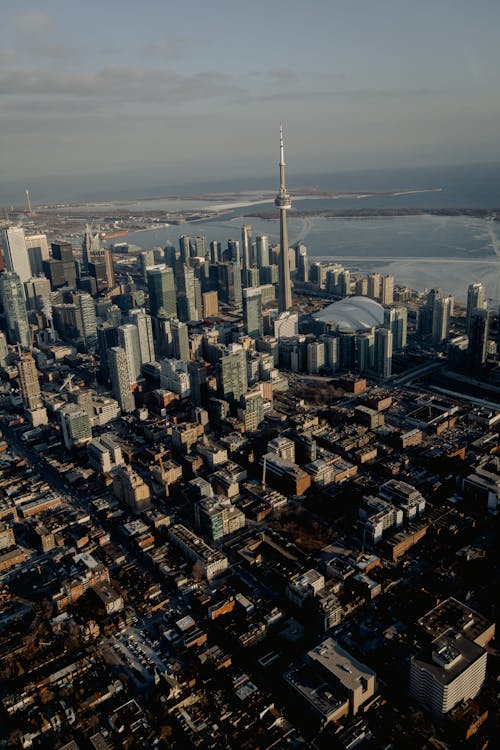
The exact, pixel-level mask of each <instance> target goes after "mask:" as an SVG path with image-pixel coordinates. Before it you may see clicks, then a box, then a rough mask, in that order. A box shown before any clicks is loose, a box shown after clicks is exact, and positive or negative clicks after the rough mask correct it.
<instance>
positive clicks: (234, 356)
mask: <svg viewBox="0 0 500 750" xmlns="http://www.w3.org/2000/svg"><path fill="white" fill-rule="evenodd" d="M217 385H218V389H219V395H220V397H221V398H224V399H226V400H229V401H239V400H240V398H241V397H242V396H243V394H244V393H246V391H247V388H248V377H247V357H246V352H245V350H244V349H243V347H242V346H240V345H239V344H230V345H229V346H228V347H227V348H226V347H221V358H220V360H219V362H218V363H217Z"/></svg>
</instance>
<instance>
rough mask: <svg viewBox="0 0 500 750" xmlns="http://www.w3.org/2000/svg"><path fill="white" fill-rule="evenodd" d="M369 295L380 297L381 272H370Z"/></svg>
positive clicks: (372, 297)
mask: <svg viewBox="0 0 500 750" xmlns="http://www.w3.org/2000/svg"><path fill="white" fill-rule="evenodd" d="M368 297H370V298H371V299H380V274H379V273H377V272H374V273H369V274H368Z"/></svg>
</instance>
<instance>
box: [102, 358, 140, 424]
mask: <svg viewBox="0 0 500 750" xmlns="http://www.w3.org/2000/svg"><path fill="white" fill-rule="evenodd" d="M108 362H109V376H110V380H111V386H112V389H113V395H114V397H115V398H116V400H117V401H118V403H119V404H120V409H121V410H122V412H124V413H125V414H127V413H129V412H131V411H134V409H135V400H134V396H133V393H132V379H131V377H130V373H129V369H128V361H127V354H126V352H125V349H122V348H121V347H120V346H113V347H111V349H110V350H109V354H108Z"/></svg>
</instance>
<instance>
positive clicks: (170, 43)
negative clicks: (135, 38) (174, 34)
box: [141, 39, 181, 60]
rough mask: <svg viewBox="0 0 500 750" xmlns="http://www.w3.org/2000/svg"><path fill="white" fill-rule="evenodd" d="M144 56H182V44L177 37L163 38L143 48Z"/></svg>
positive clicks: (170, 57) (171, 58)
mask: <svg viewBox="0 0 500 750" xmlns="http://www.w3.org/2000/svg"><path fill="white" fill-rule="evenodd" d="M141 54H142V56H143V57H159V58H162V59H164V60H173V59H175V58H179V57H181V44H180V42H179V41H178V40H176V39H163V40H162V41H161V42H157V43H155V44H148V45H147V46H144V47H142V48H141Z"/></svg>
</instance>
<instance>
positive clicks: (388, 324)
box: [384, 307, 408, 351]
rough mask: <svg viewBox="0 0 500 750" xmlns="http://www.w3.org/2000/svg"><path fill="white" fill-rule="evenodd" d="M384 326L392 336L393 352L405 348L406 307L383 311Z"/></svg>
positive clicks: (406, 329)
mask: <svg viewBox="0 0 500 750" xmlns="http://www.w3.org/2000/svg"><path fill="white" fill-rule="evenodd" d="M384 326H385V328H388V329H389V330H390V331H391V333H392V335H393V345H394V350H395V351H397V350H399V349H403V348H404V347H405V346H406V339H407V331H408V311H407V309H406V307H390V308H386V309H385V310H384Z"/></svg>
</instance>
